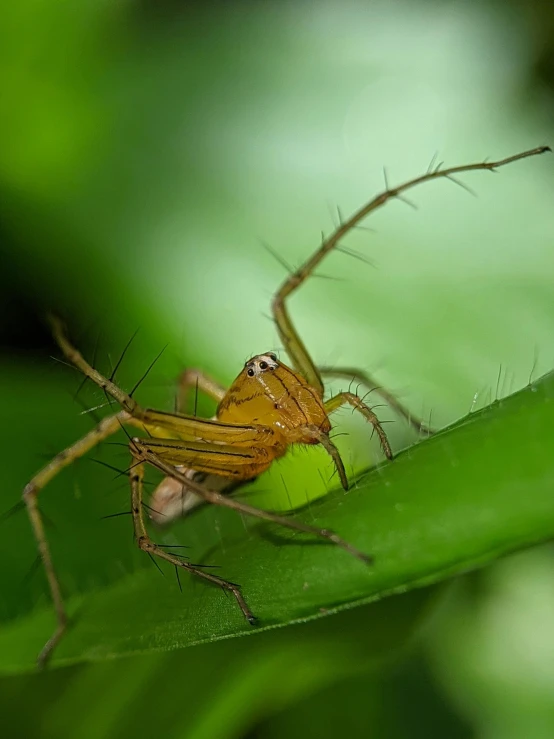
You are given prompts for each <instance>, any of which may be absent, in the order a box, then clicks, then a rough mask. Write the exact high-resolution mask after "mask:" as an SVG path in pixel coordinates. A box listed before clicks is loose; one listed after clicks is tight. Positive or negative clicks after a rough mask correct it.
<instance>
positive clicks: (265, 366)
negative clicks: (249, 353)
mask: <svg viewBox="0 0 554 739" xmlns="http://www.w3.org/2000/svg"><path fill="white" fill-rule="evenodd" d="M260 369H261V370H264V369H267V362H260Z"/></svg>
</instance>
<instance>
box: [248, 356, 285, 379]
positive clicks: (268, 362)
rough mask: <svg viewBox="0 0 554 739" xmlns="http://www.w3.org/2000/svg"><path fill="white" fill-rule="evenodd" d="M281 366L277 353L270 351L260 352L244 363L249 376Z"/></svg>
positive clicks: (255, 375)
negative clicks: (267, 352) (266, 352)
mask: <svg viewBox="0 0 554 739" xmlns="http://www.w3.org/2000/svg"><path fill="white" fill-rule="evenodd" d="M278 366H279V360H278V359H277V355H276V354H273V352H270V353H269V354H258V355H257V356H255V357H252V359H249V360H248V362H246V364H245V365H244V368H245V370H246V374H247V375H248V377H257V376H258V375H261V374H262V373H263V372H272V371H275V370H276V369H277V367H278Z"/></svg>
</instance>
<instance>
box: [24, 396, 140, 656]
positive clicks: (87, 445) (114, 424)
mask: <svg viewBox="0 0 554 739" xmlns="http://www.w3.org/2000/svg"><path fill="white" fill-rule="evenodd" d="M123 423H126V424H129V423H131V424H135V425H138V426H139V428H140V427H142V424H140V423H136V422H135V421H134V419H132V418H131V417H130V416H129V414H128V413H127V412H126V411H119V413H116V414H115V415H113V416H107V417H106V418H104V419H102V421H101V422H100V423H99V424H98V426H96V427H95V428H94V429H92V431H89V433H88V434H86V436H83V438H82V439H80V440H79V441H77V442H75V443H74V444H72V445H71V446H69V447H67V449H65V450H64V451H62V452H60V453H59V454H57V455H56V456H55V457H54V458H53V459H52V460H51V461H50V462H49V463H48V464H47V465H46V466H45V467H43V469H42V470H41V471H40V472H38V473H37V474H36V475H35V476H34V477H33V479H32V480H31V481H30V482H29V483H28V484H27V485H26V486H25V489H24V491H23V500H24V501H25V505H26V506H27V511H28V514H29V519H30V521H31V526H32V528H33V532H34V535H35V538H36V540H37V545H38V550H39V555H40V558H41V560H42V564H43V566H44V570H45V572H46V577H47V579H48V585H49V587H50V592H51V595H52V601H53V603H54V608H55V611H56V618H57V626H56V630H55V631H54V633H53V635H52V636H51V637H50V639H49V640H48V641H47V642H46V644H45V645H44V647H43V649H42V651H41V653H40V654H39V656H38V665H39V667H43V666H44V665H45V664H46V662H47V661H48V659H49V657H50V655H51V654H52V651H53V649H54V647H55V646H56V645H57V644H58V642H59V641H60V639H61V638H62V636H63V633H64V631H65V629H66V626H67V613H66V611H65V607H64V603H63V597H62V593H61V588H60V582H59V580H58V576H57V575H56V570H55V568H54V565H53V563H52V556H51V553H50V546H49V544H48V539H47V537H46V532H45V530H44V523H43V519H42V515H41V513H40V510H39V507H38V503H37V498H38V494H39V492H40V491H41V490H42V489H43V488H44V486H45V485H47V484H48V483H49V482H50V480H52V478H53V477H55V476H56V475H57V474H58V472H61V471H62V470H63V469H64V467H67V466H68V465H70V464H71V463H72V462H74V461H75V460H76V459H79V458H80V457H82V456H83V455H84V454H86V453H87V452H88V451H90V450H91V449H92V448H93V447H95V446H96V445H97V444H99V443H100V442H102V441H104V439H107V438H108V437H109V436H111V435H112V434H115V433H116V432H117V431H119V430H120V429H121V424H123Z"/></svg>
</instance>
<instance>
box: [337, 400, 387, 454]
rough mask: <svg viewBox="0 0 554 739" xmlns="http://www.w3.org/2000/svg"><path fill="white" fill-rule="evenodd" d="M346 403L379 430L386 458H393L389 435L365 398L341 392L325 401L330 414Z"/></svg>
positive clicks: (378, 433) (378, 434)
mask: <svg viewBox="0 0 554 739" xmlns="http://www.w3.org/2000/svg"><path fill="white" fill-rule="evenodd" d="M346 404H348V405H351V406H352V407H353V408H355V409H356V410H357V411H359V412H360V413H361V414H362V416H363V417H364V418H366V419H367V420H368V421H369V422H370V423H371V425H372V426H373V428H374V430H375V431H376V432H377V436H378V437H379V441H380V442H381V448H382V450H383V452H384V454H385V456H386V458H387V459H392V449H391V446H390V444H389V440H388V438H387V435H386V434H385V431H384V429H383V427H382V426H381V422H380V421H379V419H378V418H377V416H376V415H375V413H374V412H373V411H372V410H371V408H370V407H369V406H368V405H366V404H365V403H364V402H363V400H361V399H360V398H358V396H357V395H354V393H339V394H338V395H335V396H334V397H333V398H329V400H328V401H327V402H326V403H325V410H326V411H327V413H328V414H331V413H333V412H334V411H336V410H338V408H340V407H341V406H343V405H346Z"/></svg>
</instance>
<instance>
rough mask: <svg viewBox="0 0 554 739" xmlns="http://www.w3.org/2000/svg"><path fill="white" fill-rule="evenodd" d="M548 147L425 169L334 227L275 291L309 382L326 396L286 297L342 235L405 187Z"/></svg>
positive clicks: (287, 341)
mask: <svg viewBox="0 0 554 739" xmlns="http://www.w3.org/2000/svg"><path fill="white" fill-rule="evenodd" d="M546 151H550V147H548V146H539V147H537V148H535V149H530V150H529V151H524V152H521V153H519V154H514V155H513V156H510V157H506V158H505V159H501V160H499V161H497V162H487V161H485V162H478V163H476V164H465V165H462V166H458V167H450V168H448V169H440V168H435V169H431V170H429V171H428V172H426V173H425V174H424V175H421V176H420V177H415V178H414V179H412V180H409V181H408V182H404V183H403V184H402V185H399V186H398V187H394V188H389V187H388V185H387V189H386V190H384V191H383V192H381V193H380V194H379V195H377V196H375V197H374V198H373V199H372V200H370V201H369V202H368V203H366V204H365V205H364V206H362V207H361V208H360V209H359V210H358V211H356V213H354V214H353V215H352V216H350V218H348V219H347V220H346V221H341V223H340V224H339V226H338V227H337V228H336V229H335V230H334V231H333V233H332V234H331V235H330V236H328V237H327V238H325V237H323V238H322V241H321V244H320V246H319V248H318V249H317V250H316V251H315V252H314V253H313V254H312V255H311V257H309V259H307V260H306V261H305V262H304V264H302V265H301V266H300V267H299V268H298V269H297V270H296V271H295V272H292V273H291V274H289V276H288V277H287V278H286V280H285V281H284V282H283V284H282V285H281V287H280V288H279V290H278V291H277V293H276V294H275V296H274V298H273V301H272V306H271V307H272V311H273V318H274V320H275V323H276V324H277V330H278V332H279V336H280V338H281V341H282V342H283V346H284V348H285V350H286V352H287V354H288V355H289V357H290V359H291V361H292V364H293V367H294V369H295V370H296V371H297V372H300V373H301V374H302V375H303V376H304V378H305V379H306V380H307V382H308V383H309V384H310V385H311V386H312V387H313V388H314V389H315V390H317V392H318V393H319V395H320V396H321V397H323V382H322V380H321V374H320V372H319V370H318V369H317V367H316V366H315V364H314V362H313V360H312V358H311V357H310V355H309V353H308V350H307V349H306V347H305V345H304V343H303V341H302V339H301V338H300V336H299V334H298V332H297V330H296V329H295V327H294V325H293V323H292V321H291V318H290V316H289V313H288V310H287V306H286V300H287V298H288V297H289V295H291V294H292V293H293V292H294V291H295V290H297V289H298V288H299V287H300V285H301V284H302V283H303V282H305V280H307V279H308V277H309V276H310V275H311V274H313V272H314V271H315V269H316V268H317V267H318V266H319V264H320V263H321V262H322V260H323V259H324V258H325V257H326V256H327V254H329V252H331V251H332V250H333V249H334V248H335V247H336V246H338V245H339V243H340V241H341V239H343V238H344V237H345V236H346V235H347V234H348V233H349V232H350V231H352V229H353V228H355V227H356V226H357V225H358V224H359V223H360V222H361V221H363V220H364V219H365V218H366V217H367V216H368V215H369V214H370V213H372V212H373V211H374V210H377V209H378V208H380V207H381V206H383V205H385V204H386V203H387V202H388V201H389V200H391V199H392V198H397V197H399V196H400V195H401V194H402V193H403V192H404V191H406V190H409V189H410V188H412V187H416V186H417V185H421V184H423V183H424V182H430V181H431V180H436V179H440V178H442V177H446V178H452V175H454V174H457V173H460V172H470V171H473V170H489V171H491V172H493V171H495V170H496V169H497V168H498V167H503V166H504V165H506V164H511V163H512V162H516V161H518V160H519V159H525V158H527V157H532V156H536V155H538V154H543V153H544V152H546Z"/></svg>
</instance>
